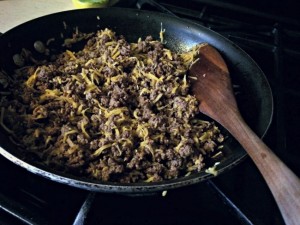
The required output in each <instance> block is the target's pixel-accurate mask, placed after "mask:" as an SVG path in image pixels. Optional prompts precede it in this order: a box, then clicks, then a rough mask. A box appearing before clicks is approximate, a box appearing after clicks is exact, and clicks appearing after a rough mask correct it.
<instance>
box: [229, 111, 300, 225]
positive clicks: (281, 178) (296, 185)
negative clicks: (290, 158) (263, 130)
mask: <svg viewBox="0 0 300 225" xmlns="http://www.w3.org/2000/svg"><path fill="white" fill-rule="evenodd" d="M227 121H231V122H229V123H228V124H226V128H227V129H228V131H229V132H230V133H231V134H232V135H233V136H234V137H235V138H236V139H237V141H238V142H239V143H240V144H241V145H242V146H243V148H244V149H245V150H246V151H247V153H248V154H249V156H250V157H251V158H252V160H253V161H254V163H255V164H256V165H257V167H258V169H259V171H260V172H261V174H262V176H263V177H264V179H265V181H266V182H267V184H268V186H269V188H270V190H271V192H272V194H273V196H274V198H275V200H276V202H277V204H278V207H279V209H280V211H281V214H282V216H283V219H284V221H285V223H286V224H287V225H298V224H299V223H300V180H299V178H298V177H297V176H296V175H295V174H294V173H293V172H292V171H291V170H290V169H289V168H288V167H287V166H286V165H285V164H284V163H283V162H282V161H281V160H280V159H279V158H278V157H277V156H276V155H275V154H274V153H273V152H272V151H271V149H270V148H268V147H267V146H266V145H265V144H264V143H263V142H262V141H261V139H260V138H259V137H258V136H257V135H256V134H255V133H254V132H253V131H252V130H251V129H250V128H249V126H248V125H247V124H246V123H245V122H244V120H243V119H242V117H241V116H240V115H239V114H235V113H233V114H231V118H230V120H227Z"/></svg>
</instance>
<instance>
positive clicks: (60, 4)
mask: <svg viewBox="0 0 300 225" xmlns="http://www.w3.org/2000/svg"><path fill="white" fill-rule="evenodd" d="M72 9H75V7H74V5H73V3H72V1H71V0H0V32H2V33H4V32H6V31H8V30H9V29H11V28H13V27H15V26H17V25H19V24H21V23H24V22H26V21H28V20H31V19H34V18H37V17H40V16H44V15H47V14H51V13H55V12H60V11H65V10H72Z"/></svg>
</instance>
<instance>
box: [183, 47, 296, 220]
mask: <svg viewBox="0 0 300 225" xmlns="http://www.w3.org/2000/svg"><path fill="white" fill-rule="evenodd" d="M189 78H190V82H191V85H192V87H191V88H192V93H193V94H194V95H195V97H196V98H197V99H198V101H199V110H200V111H201V112H202V113H203V114H205V115H207V116H209V117H211V118H212V119H214V120H215V121H217V122H218V123H220V124H221V125H222V126H223V127H224V128H225V129H227V130H228V131H229V132H230V133H231V134H232V136H233V137H234V138H235V139H236V140H237V141H238V142H239V143H240V144H241V145H242V147H243V148H244V149H245V150H246V152H247V153H248V155H249V156H250V157H251V159H252V160H253V162H254V163H255V165H256V166H257V168H258V169H259V171H260V172H261V174H262V176H263V178H264V179H265V181H266V183H267V185H268V187H269V188H270V190H271V192H272V194H273V196H274V199H275V201H276V202H277V205H278V207H279V209H280V211H281V214H282V216H283V219H284V221H285V223H286V224H287V225H296V224H299V221H300V213H299V212H300V180H299V178H298V177H297V176H296V175H295V174H294V173H293V172H292V171H291V170H290V169H289V168H288V167H287V166H286V165H285V164H284V163H283V162H282V161H281V160H280V159H279V158H278V157H277V156H276V155H275V154H274V153H273V152H272V151H271V150H270V148H269V147H267V146H266V145H265V144H264V143H263V142H262V141H261V139H260V138H259V137H258V136H257V135H256V134H255V133H254V132H253V131H252V130H251V129H250V128H249V126H248V125H247V124H246V122H245V121H244V119H243V118H242V116H241V114H240V112H239V109H238V106H237V102H236V100H235V96H234V94H233V90H232V84H231V79H230V74H229V70H228V67H227V65H226V63H225V61H224V59H223V58H222V56H221V55H220V53H219V52H218V51H217V50H216V49H215V48H214V47H212V46H211V45H209V44H207V43H203V44H200V45H199V47H198V57H197V60H196V61H195V62H194V63H193V64H192V65H191V67H190V70H189Z"/></svg>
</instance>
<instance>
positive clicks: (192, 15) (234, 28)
mask: <svg viewBox="0 0 300 225" xmlns="http://www.w3.org/2000/svg"><path fill="white" fill-rule="evenodd" d="M278 4H279V3H278V2H276V1H264V2H261V1H245V2H243V4H242V3H240V1H234V0H231V1H229V0H228V1H221V0H219V1H217V0H211V1H208V0H186V1H171V0H169V1H152V0H139V1H120V2H119V3H118V4H117V5H116V6H118V7H130V8H138V9H140V10H151V11H158V12H164V13H168V14H171V15H173V16H177V17H180V18H183V19H187V20H191V21H192V22H196V23H199V24H202V25H204V26H206V27H208V28H210V29H212V30H214V31H216V32H218V33H220V34H222V35H223V36H225V37H226V38H228V39H230V40H231V41H233V42H234V43H236V44H237V45H238V46H240V47H241V48H242V49H243V50H244V51H246V52H247V53H248V54H249V55H250V56H251V57H252V58H253V59H254V60H255V61H256V62H257V64H258V65H259V66H260V67H261V69H262V70H263V72H264V73H265V75H266V76H267V79H268V81H269V82H270V85H271V88H272V91H273V95H274V118H273V122H272V124H271V127H270V129H269V131H268V133H267V134H266V136H265V137H264V141H265V143H266V144H267V145H268V146H269V147H270V148H271V149H272V150H273V151H274V152H275V153H276V154H277V155H278V156H279V157H280V158H281V159H282V160H283V161H284V162H285V163H286V164H287V165H288V166H289V167H290V168H291V169H292V170H293V171H294V172H295V173H296V174H297V175H298V176H300V164H299V161H300V152H299V148H300V144H299V141H298V139H299V136H300V133H299V129H298V127H299V126H300V120H299V119H298V117H299V115H300V92H299V89H298V87H299V84H300V79H299V75H298V74H299V73H298V70H299V65H298V62H299V60H300V29H299V28H300V22H299V21H300V20H299V18H298V14H297V13H298V12H296V11H297V10H296V7H293V6H294V5H293V2H292V1H285V3H280V4H283V5H278ZM0 181H1V185H0V224H3V225H6V224H16V225H18V224H37V225H40V224H42V225H46V224H49V225H52V224H74V225H79V224H87V225H89V224H142V225H143V224H174V225H175V224H194V225H196V224H206V225H210V224H212V225H213V224H214V225H215V224H218V225H227V224H230V225H235V224H236V225H239V224H244V225H245V224H246V225H252V224H253V225H263V224H264V225H268V224H272V225H283V224H284V222H283V220H282V217H281V215H280V212H279V209H278V207H277V205H276V203H275V201H274V199H273V197H272V195H271V192H270V191H269V189H268V187H267V185H266V183H265V182H264V180H263V178H262V177H261V175H260V173H259V172H258V170H257V168H256V167H255V165H254V164H253V162H252V161H251V160H250V159H249V158H246V159H245V160H244V161H243V162H241V163H240V164H239V165H237V166H236V167H235V168H233V169H232V170H230V171H228V172H226V173H224V174H222V175H220V176H217V177H216V178H214V179H212V180H210V181H205V182H202V183H199V184H196V185H192V186H188V187H183V188H179V189H175V190H170V191H168V192H167V194H166V195H165V196H163V195H162V193H155V194H152V195H149V196H148V195H147V196H128V195H118V194H103V193H94V192H89V191H85V190H80V189H77V188H73V187H69V186H66V185H63V184H59V183H55V182H52V181H50V180H46V179H44V178H41V177H39V176H36V175H33V174H31V173H29V172H27V171H25V170H24V169H22V168H19V167H18V166H16V165H14V164H13V163H11V162H9V161H7V160H6V159H4V158H3V157H2V156H1V157H0ZM164 194H165V193H164Z"/></svg>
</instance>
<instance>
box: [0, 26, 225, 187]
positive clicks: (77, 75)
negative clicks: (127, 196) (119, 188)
mask: <svg viewBox="0 0 300 225" xmlns="http://www.w3.org/2000/svg"><path fill="white" fill-rule="evenodd" d="M195 54H196V53H195V51H190V52H188V53H181V54H179V53H175V52H172V51H170V50H168V49H166V48H164V46H163V44H162V43H161V42H159V41H156V40H153V39H152V37H151V36H149V37H147V38H145V40H141V39H139V40H138V42H137V43H128V42H127V41H126V40H125V38H124V37H123V36H117V35H116V34H115V33H114V32H113V31H112V30H109V29H105V30H100V31H98V32H96V33H95V34H94V35H89V37H88V41H87V44H86V45H85V47H84V48H83V49H82V50H80V51H78V52H72V51H71V50H66V51H65V52H63V53H61V54H59V55H57V56H56V58H55V59H54V60H53V61H48V62H44V63H43V64H41V63H38V64H35V65H33V66H24V67H22V68H20V69H18V70H16V72H15V74H14V75H13V79H6V80H5V79H4V78H3V80H5V81H6V87H5V90H6V92H5V93H6V94H5V95H3V96H2V98H1V102H0V104H1V125H2V127H3V128H4V129H5V130H6V131H7V132H8V133H9V134H10V135H11V137H12V139H13V140H14V142H16V144H17V145H18V146H19V147H20V149H22V150H23V151H24V152H27V153H30V154H32V153H33V154H34V155H35V156H37V158H38V159H39V160H40V161H41V162H42V163H43V164H45V165H47V166H49V167H52V168H55V169H56V170H60V171H64V172H67V173H71V174H75V175H76V176H82V177H87V178H92V179H97V180H101V181H113V182H123V183H124V182H125V183H130V182H152V181H161V180H166V179H174V178H177V177H180V176H184V175H187V174H190V173H191V172H197V171H200V170H202V169H203V167H204V165H205V163H204V161H205V159H207V158H209V157H211V156H212V155H213V154H216V153H217V152H218V151H219V150H218V149H219V147H220V143H222V141H223V135H222V134H221V133H220V131H219V129H218V128H217V127H216V126H215V124H214V123H212V122H208V121H204V120H202V119H200V118H199V112H198V102H197V100H196V99H195V97H193V96H192V95H190V94H189V83H188V80H187V77H186V76H187V70H188V67H189V65H190V64H191V62H192V61H193V57H194V56H195ZM1 74H2V76H4V72H2V73H1ZM204 91H205V90H204Z"/></svg>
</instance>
